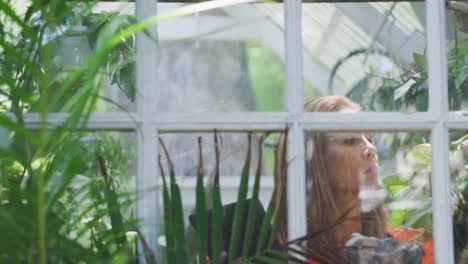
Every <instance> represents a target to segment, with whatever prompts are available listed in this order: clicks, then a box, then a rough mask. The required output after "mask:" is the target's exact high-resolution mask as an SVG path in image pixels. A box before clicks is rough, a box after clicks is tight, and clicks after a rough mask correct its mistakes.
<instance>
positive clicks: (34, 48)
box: [0, 1, 136, 112]
mask: <svg viewBox="0 0 468 264" xmlns="http://www.w3.org/2000/svg"><path fill="white" fill-rule="evenodd" d="M10 2H15V3H16V2H17V1H10ZM14 6H15V11H17V14H18V15H19V16H20V18H21V19H22V20H23V21H22V25H25V26H24V27H20V26H19V24H18V23H17V22H16V21H14V20H13V19H9V16H5V18H2V24H3V23H5V24H6V25H8V26H7V27H6V28H5V29H6V34H4V35H2V36H1V38H2V43H4V46H3V48H2V56H1V57H0V65H1V67H0V71H1V73H2V74H1V76H2V81H1V83H0V111H2V112H9V111H13V112H37V111H39V109H41V110H43V108H44V107H45V106H46V107H47V110H48V112H69V111H73V109H74V108H86V110H88V111H93V112H108V111H134V110H135V103H134V99H135V96H136V92H135V63H134V62H135V60H134V48H135V36H131V37H129V38H127V39H124V40H123V41H122V42H121V43H120V44H118V45H117V46H116V47H115V48H113V49H112V50H111V51H110V52H109V53H106V54H105V55H104V56H98V55H96V54H95V53H94V52H95V51H96V50H97V45H96V43H98V39H100V38H101V39H105V38H106V37H107V38H108V37H109V36H110V35H116V34H118V33H119V32H121V30H123V29H125V28H127V27H129V26H130V25H131V24H132V23H134V21H135V18H134V4H133V3H125V2H119V3H116V2H112V3H111V2H106V3H97V4H90V3H77V2H74V3H67V4H63V5H61V4H60V5H57V6H54V7H50V8H49V9H47V7H46V6H47V5H43V6H42V5H30V4H28V1H18V3H17V4H15V5H14ZM29 6H30V8H29V9H28V8H27V7H29ZM41 8H43V10H41ZM26 10H28V15H29V16H27V15H26ZM90 10H91V12H90ZM49 12H53V13H55V14H52V15H51V16H49ZM49 17H54V18H56V19H52V20H51V19H49ZM116 20H119V21H120V23H119V26H118V29H117V30H116V32H114V33H112V34H111V33H110V32H108V31H109V29H106V25H109V24H111V23H115V22H116ZM105 31H107V32H106V33H105V34H101V33H102V32H105ZM4 51H5V52H4ZM86 62H88V63H89V64H87V66H83V65H84V64H85V63H86ZM80 67H84V68H81V70H84V73H83V74H81V75H77V76H78V77H77V76H75V75H76V74H77V73H78V72H80V71H79V69H80ZM3 77H5V78H3ZM71 80H75V81H71ZM43 100H47V101H45V102H44V101H43ZM84 102H88V103H87V104H83V103H84ZM44 105H45V106H44ZM83 105H85V106H83Z"/></svg>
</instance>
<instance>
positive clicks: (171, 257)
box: [158, 139, 176, 263]
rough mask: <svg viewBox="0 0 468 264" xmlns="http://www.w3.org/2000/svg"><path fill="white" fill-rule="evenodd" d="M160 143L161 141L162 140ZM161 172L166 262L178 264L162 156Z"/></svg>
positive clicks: (170, 205) (170, 202) (159, 160)
mask: <svg viewBox="0 0 468 264" xmlns="http://www.w3.org/2000/svg"><path fill="white" fill-rule="evenodd" d="M160 142H162V141H161V139H160ZM158 162H159V170H160V173H161V178H162V180H163V207H164V233H165V235H166V261H167V263H176V260H175V258H176V255H175V242H174V240H175V239H174V234H173V232H172V230H173V226H172V219H173V216H172V201H171V197H170V194H169V189H168V187H167V182H166V175H165V174H164V170H163V166H162V162H161V155H159V159H158Z"/></svg>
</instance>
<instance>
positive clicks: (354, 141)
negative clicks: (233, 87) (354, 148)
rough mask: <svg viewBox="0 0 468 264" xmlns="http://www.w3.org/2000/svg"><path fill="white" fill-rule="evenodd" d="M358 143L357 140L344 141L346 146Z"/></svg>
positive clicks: (348, 139)
mask: <svg viewBox="0 0 468 264" xmlns="http://www.w3.org/2000/svg"><path fill="white" fill-rule="evenodd" d="M356 142H357V139H356V138H347V139H345V141H344V144H345V145H354V144H355V143H356Z"/></svg>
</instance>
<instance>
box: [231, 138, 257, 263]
mask: <svg viewBox="0 0 468 264" xmlns="http://www.w3.org/2000/svg"><path fill="white" fill-rule="evenodd" d="M251 145H252V135H251V134H249V135H248V150H247V157H246V160H245V164H244V167H243V169H242V175H241V180H240V184H239V191H238V194H237V201H236V202H237V206H236V210H235V211H234V221H233V223H232V231H231V234H232V237H231V241H230V244H229V254H228V264H232V263H233V261H234V258H235V256H237V251H238V248H237V247H238V244H239V240H240V235H241V234H240V232H238V230H240V228H241V226H242V224H243V223H242V222H243V220H244V214H245V212H244V211H245V210H244V208H245V201H246V199H247V191H248V188H249V172H250V160H251Z"/></svg>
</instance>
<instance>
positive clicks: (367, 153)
mask: <svg viewBox="0 0 468 264" xmlns="http://www.w3.org/2000/svg"><path fill="white" fill-rule="evenodd" d="M365 142H366V144H365V147H364V150H363V152H362V155H363V158H364V159H367V160H370V159H374V158H375V157H376V155H377V149H376V148H375V146H374V144H372V143H370V142H369V141H367V140H365Z"/></svg>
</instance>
